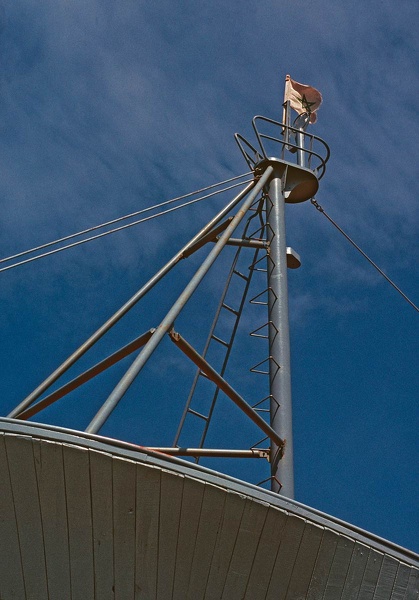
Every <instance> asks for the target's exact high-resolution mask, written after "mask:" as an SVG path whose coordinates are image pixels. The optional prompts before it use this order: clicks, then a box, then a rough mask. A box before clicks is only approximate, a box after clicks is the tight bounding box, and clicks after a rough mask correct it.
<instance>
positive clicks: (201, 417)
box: [188, 408, 208, 421]
mask: <svg viewBox="0 0 419 600" xmlns="http://www.w3.org/2000/svg"><path fill="white" fill-rule="evenodd" d="M188 412H190V413H191V414H193V415H195V417H199V418H200V419H203V420H204V421H208V417H206V416H205V415H202V414H201V413H199V412H198V411H196V410H194V409H193V408H188Z"/></svg>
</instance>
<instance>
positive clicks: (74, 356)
mask: <svg viewBox="0 0 419 600" xmlns="http://www.w3.org/2000/svg"><path fill="white" fill-rule="evenodd" d="M255 185H256V181H252V182H251V183H249V184H248V185H247V186H246V187H245V188H244V190H242V191H241V192H240V193H239V194H237V196H235V198H233V200H231V201H230V202H229V203H228V204H227V206H225V207H224V208H223V209H222V210H220V212H219V213H218V214H217V215H216V216H215V217H214V218H213V219H211V221H209V222H208V223H207V225H205V227H203V228H202V229H201V231H199V232H198V233H197V234H196V235H195V236H194V237H193V238H192V239H191V240H190V241H189V242H188V243H187V244H186V245H185V246H184V247H183V248H182V249H181V250H180V251H179V252H177V253H176V254H175V255H174V256H173V258H171V259H170V260H169V261H168V262H167V263H166V264H165V265H164V266H163V267H162V268H161V269H160V270H159V271H158V272H157V273H156V274H155V275H153V277H151V278H150V279H149V280H148V282H147V283H146V284H145V285H143V287H142V288H141V289H140V290H138V292H136V293H135V294H134V295H133V296H132V297H131V298H130V299H129V300H128V301H127V302H126V303H125V304H124V305H123V306H122V307H121V308H120V309H119V310H117V311H116V313H114V314H113V315H112V316H111V317H110V318H109V319H108V320H107V321H106V323H104V324H103V325H102V326H101V327H99V329H97V330H96V331H95V333H93V334H92V335H91V336H90V338H89V339H88V340H86V341H85V342H84V343H83V344H82V345H81V346H80V347H79V348H78V349H77V350H75V351H74V352H73V354H71V356H69V357H68V358H67V359H66V360H65V361H64V362H63V363H62V364H61V365H60V366H59V367H58V368H57V369H56V370H55V371H54V372H53V373H51V375H49V377H47V378H46V379H45V380H44V381H43V382H42V383H41V384H40V385H39V386H38V387H37V388H36V389H35V390H34V391H33V392H32V393H31V394H29V396H27V397H26V398H25V399H24V400H22V402H21V403H20V404H19V405H18V406H17V407H16V408H14V409H13V410H12V411H11V412H10V414H9V415H8V416H9V417H11V418H13V417H16V416H18V415H19V414H20V413H21V412H22V411H23V410H25V409H26V408H28V406H30V405H31V404H32V403H33V402H35V401H36V400H37V399H38V398H39V397H40V396H41V394H43V393H44V392H45V391H46V390H47V389H48V388H49V387H50V386H51V385H52V384H53V383H54V382H55V381H57V379H58V378H59V377H61V375H63V374H64V373H65V372H66V371H67V370H68V369H69V368H70V367H71V366H72V365H73V364H74V363H75V362H76V361H77V360H79V358H81V357H82V356H83V355H84V354H85V353H86V352H87V351H88V350H89V349H90V348H91V347H92V346H93V345H94V344H95V343H96V342H97V341H98V340H100V339H101V338H102V337H103V336H104V335H105V333H106V332H107V331H109V329H111V327H113V326H114V325H115V324H116V323H117V322H118V321H119V320H120V319H122V317H123V316H124V315H125V314H127V312H128V311H129V310H130V309H131V308H132V307H133V306H135V304H137V302H139V300H141V298H142V297H143V296H144V295H145V294H146V293H147V292H149V291H150V290H151V289H152V288H153V287H154V286H155V285H156V284H157V283H158V282H159V281H160V280H161V279H162V277H164V276H165V275H166V274H167V273H169V271H171V269H172V268H173V267H174V266H176V264H177V263H178V262H179V261H180V260H182V259H183V258H185V256H186V255H187V252H188V250H189V249H190V248H192V247H193V246H194V245H195V244H196V243H197V242H198V241H199V240H201V238H202V237H203V236H205V235H206V234H207V233H209V232H210V231H211V230H212V229H213V228H214V227H215V226H216V225H218V224H219V223H220V221H221V220H222V219H224V217H225V216H226V215H227V214H228V213H229V212H230V211H231V210H232V209H233V208H234V207H235V206H236V205H237V204H238V203H239V202H240V201H241V200H242V199H243V198H245V197H246V196H247V194H248V193H249V192H250V191H251V190H252V188H253V187H254V186H255Z"/></svg>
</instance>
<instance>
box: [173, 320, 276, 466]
mask: <svg viewBox="0 0 419 600" xmlns="http://www.w3.org/2000/svg"><path fill="white" fill-rule="evenodd" d="M170 339H171V340H172V342H174V343H175V344H176V346H177V347H178V348H180V349H181V350H182V352H184V354H186V356H188V357H189V358H190V359H191V360H192V361H193V362H194V363H195V364H196V366H197V367H199V368H200V369H201V371H202V372H203V373H205V375H206V376H207V377H208V379H210V380H211V381H213V382H214V383H215V384H216V385H217V386H218V387H219V388H220V390H222V391H223V392H224V393H225V394H226V396H227V397H228V398H230V400H232V401H233V402H234V403H235V404H236V406H238V407H239V408H240V409H241V410H242V411H243V412H244V413H245V415H247V416H248V417H249V419H251V420H252V421H253V423H255V424H256V425H257V426H258V427H259V428H260V429H261V430H262V431H263V433H265V434H266V435H267V436H268V437H269V439H270V440H273V442H274V443H275V444H276V448H277V455H281V453H282V449H283V447H284V441H283V440H282V439H281V438H280V437H279V435H278V433H277V432H276V431H275V430H274V429H273V428H272V427H270V426H269V425H268V423H267V422H266V421H265V420H264V419H262V417H261V416H260V415H259V414H258V413H257V412H256V411H255V409H254V408H252V407H251V406H249V404H247V402H246V401H245V400H244V399H243V398H242V397H241V396H240V394H238V393H237V392H236V390H234V389H233V388H232V387H231V385H230V384H229V383H227V381H226V380H225V379H224V378H223V377H221V375H219V374H218V373H217V371H216V370H215V369H213V368H212V367H211V365H210V364H209V363H208V362H207V361H206V360H205V359H204V358H202V356H201V355H200V354H198V352H197V351H196V350H195V349H194V348H192V346H191V345H190V344H188V342H187V341H186V340H185V339H184V338H183V337H182V336H181V335H180V334H179V333H176V332H175V331H171V332H170Z"/></svg>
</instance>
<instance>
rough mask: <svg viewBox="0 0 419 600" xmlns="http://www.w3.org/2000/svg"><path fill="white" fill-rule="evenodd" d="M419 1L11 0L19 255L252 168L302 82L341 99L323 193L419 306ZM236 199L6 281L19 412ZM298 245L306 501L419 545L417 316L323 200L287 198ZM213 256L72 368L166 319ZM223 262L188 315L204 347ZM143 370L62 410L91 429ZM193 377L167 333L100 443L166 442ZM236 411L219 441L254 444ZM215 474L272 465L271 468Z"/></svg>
mask: <svg viewBox="0 0 419 600" xmlns="http://www.w3.org/2000/svg"><path fill="white" fill-rule="evenodd" d="M418 12H419V9H418V5H417V2H415V1H414V0H401V1H400V2H398V3H397V6H396V5H395V3H394V2H391V1H390V0H383V1H378V0H372V1H371V2H361V1H359V0H355V1H354V2H351V3H332V2H325V1H320V2H318V3H315V4H313V5H308V4H307V2H302V1H300V0H293V1H292V2H288V3H283V2H274V1H271V0H266V1H263V2H250V1H248V2H238V1H236V0H230V2H228V3H225V2H220V1H219V0H212V1H211V2H203V1H200V0H189V1H186V0H179V1H176V2H173V1H169V0H167V1H165V0H158V1H157V2H151V1H138V0H136V1H135V2H134V1H130V0H126V1H124V2H118V3H117V2H113V1H107V0H102V1H101V2H99V1H96V0H91V1H90V2H88V3H86V2H82V1H81V0H74V1H73V2H71V3H68V2H64V0H44V1H43V2H42V3H39V2H33V1H31V0H26V1H22V0H18V1H14V2H11V1H5V2H3V4H2V8H1V9H0V114H1V119H0V123H1V125H0V126H1V135H0V171H1V177H0V197H1V207H2V208H1V219H0V255H1V256H2V257H6V256H9V255H11V254H14V253H15V252H19V251H21V250H25V249H27V248H30V247H33V246H36V245H38V244H41V243H44V242H47V241H49V240H52V239H56V238H57V237H60V236H63V235H66V234H69V233H72V232H75V231H78V230H80V229H84V228H86V227H90V226H93V225H96V224H98V223H101V222H103V221H106V220H108V219H112V218H116V217H119V216H121V215H124V214H127V213H130V212H132V211H135V210H139V209H141V208H144V207H146V206H149V205H152V204H155V203H157V202H160V201H163V200H167V199H169V198H172V197H175V196H178V195H180V194H184V193H187V192H190V191H193V190H195V189H198V188H200V187H203V186H205V185H210V184H212V183H216V182H218V181H221V180H224V179H227V178H229V177H233V176H235V175H240V174H242V173H244V172H246V171H247V166H246V164H245V162H244V160H243V158H242V156H241V155H240V152H239V151H238V149H237V147H236V145H235V143H234V138H233V134H234V133H235V132H236V131H238V132H240V133H242V134H243V135H245V136H246V137H249V138H251V119H252V117H253V116H254V115H256V114H262V115H265V116H268V117H271V118H274V119H280V117H281V103H282V95H283V86H284V78H285V75H286V74H287V73H290V74H291V76H292V77H293V78H295V79H296V80H298V81H300V82H303V83H309V84H311V85H313V86H315V87H316V88H317V89H319V90H320V91H321V92H322V94H323V105H322V107H321V109H320V111H319V113H318V122H317V123H316V125H315V126H313V127H312V128H311V130H312V132H313V133H315V134H316V135H318V136H320V137H322V138H323V139H324V140H325V141H326V142H327V143H328V144H329V146H330V148H331V153H332V154H331V159H330V161H329V164H328V168H327V172H326V175H325V177H324V178H323V180H322V181H321V186H320V190H319V193H318V195H317V200H318V201H319V203H320V204H321V205H322V206H324V208H325V209H326V211H327V212H328V213H329V214H330V215H331V216H332V217H333V218H334V219H335V220H336V221H337V222H338V223H339V225H340V226H341V227H343V228H344V229H345V230H346V231H347V232H348V233H349V234H350V235H351V236H352V237H353V238H354V239H355V240H356V242H357V243H358V244H359V245H360V246H361V247H362V248H363V250H364V251H365V252H367V253H368V254H369V255H370V256H371V257H372V258H373V260H375V261H376V262H377V263H378V264H379V265H380V267H381V268H382V269H383V270H384V271H385V272H386V273H387V274H388V275H389V276H390V277H391V278H392V279H394V280H395V282H396V283H397V284H398V285H399V286H400V287H401V288H402V289H403V291H404V292H405V293H406V294H407V295H408V296H409V297H411V298H412V300H413V301H414V302H415V303H416V304H417V303H418V300H419V298H418V285H417V257H418V252H417V250H418V247H417V237H416V235H417V226H418V203H417V188H418V185H417V156H418V153H417V144H416V139H415V136H414V131H415V125H416V121H417V99H418V98H419V76H418V75H419V67H418V65H417V53H418V49H419V48H418V45H419V39H418V38H419V36H418V33H417V22H418V16H419V15H418ZM230 198H231V194H230V195H229V194H226V195H225V196H223V197H222V198H218V199H216V200H214V201H213V202H211V201H207V202H206V203H204V204H200V205H197V207H195V208H193V209H191V210H190V211H189V212H182V211H179V212H176V213H174V214H173V215H172V216H170V217H163V218H161V219H160V220H156V221H152V222H151V223H150V224H149V225H147V226H145V225H141V226H139V227H137V228H133V229H130V230H128V231H126V232H123V233H118V234H115V235H113V236H109V237H107V238H105V239H103V240H101V241H97V242H93V243H92V244H86V245H84V246H81V247H79V248H77V249H73V250H70V251H68V252H65V253H61V254H57V255H55V256H53V257H50V258H46V259H44V260H42V261H38V262H35V263H32V264H29V265H26V266H22V267H19V268H16V269H13V270H10V271H6V272H4V273H0V277H1V285H0V301H1V304H2V309H1V312H0V327H1V334H2V345H1V346H2V347H1V352H2V358H1V364H2V366H3V369H2V371H3V372H2V377H1V378H0V386H1V389H0V413H1V414H3V415H5V414H7V413H8V412H9V411H10V410H11V409H12V408H13V407H14V406H15V405H17V404H18V403H19V402H20V401H21V399H22V398H23V397H25V396H26V394H28V393H29V392H30V391H31V390H32V389H34V388H35V387H36V386H37V385H38V384H39V383H40V381H42V380H43V379H44V377H46V376H47V375H48V374H49V373H50V372H51V371H53V370H54V369H55V367H56V366H58V364H60V362H61V361H62V360H64V359H65V358H66V357H67V356H68V355H69V354H70V353H71V352H72V351H73V350H74V349H75V348H76V347H77V346H78V345H79V344H80V343H82V342H83V341H84V339H86V338H87V337H88V336H89V335H90V334H91V333H92V332H93V331H94V330H95V329H96V328H97V327H98V326H99V325H100V324H101V323H102V322H103V321H105V320H106V319H107V318H108V317H109V316H110V315H111V314H112V313H113V312H114V311H115V310H116V309H117V308H118V307H119V306H120V305H121V304H122V303H124V302H125V301H126V300H127V299H128V298H129V297H130V296H131V295H132V294H133V293H134V292H135V291H136V289H138V288H139V287H140V286H141V285H142V283H143V282H144V281H146V279H147V277H148V276H149V275H151V273H152V272H153V270H156V269H157V268H159V267H160V266H161V265H162V264H163V263H164V262H165V260H167V259H168V258H169V257H170V256H171V255H172V254H173V253H174V252H175V251H176V250H177V249H178V248H179V247H180V245H181V244H183V243H184V242H185V241H186V240H188V239H189V238H190V237H191V236H192V235H193V234H194V233H195V232H196V231H197V229H198V228H199V227H200V226H201V225H203V224H204V223H205V221H206V220H207V219H208V218H210V217H211V216H212V215H213V214H214V213H215V211H216V210H217V209H218V208H219V207H221V206H222V205H223V203H224V202H227V200H228V199H230ZM287 236H288V243H289V244H290V245H291V246H292V247H293V248H294V249H295V250H296V251H297V252H298V253H299V254H300V256H301V258H302V265H303V266H302V268H301V269H299V270H297V271H293V272H290V274H289V288H290V312H291V342H292V367H293V406H294V443H295V463H296V464H295V469H296V473H295V477H296V498H297V499H298V500H300V501H301V502H303V503H305V504H308V505H310V506H314V507H316V508H318V509H321V510H324V511H325V512H328V513H330V514H333V515H334V516H337V517H340V518H342V519H344V520H347V521H349V522H351V523H354V524H356V525H358V526H360V527H363V528H365V529H368V530H370V531H372V532H374V533H376V534H378V535H381V536H383V537H386V538H388V539H391V540H392V541H394V542H396V543H399V544H401V545H405V546H407V547H409V548H412V549H416V550H418V549H419V546H418V539H419V523H418V511H417V497H418V495H419V494H418V491H419V490H418V478H417V471H418V469H417V465H418V463H419V453H418V443H417V431H418V429H419V427H418V425H419V423H418V416H419V415H418V405H417V390H418V374H417V356H418V352H417V350H418V348H417V340H418V329H417V323H418V318H417V316H418V315H417V312H415V310H414V309H413V308H412V307H410V306H409V305H408V304H407V303H406V302H405V301H404V300H403V299H402V298H401V297H400V296H399V295H398V294H397V293H396V292H395V291H394V290H393V289H392V288H391V287H390V286H389V285H388V284H387V283H386V282H385V281H384V280H383V278H382V277H380V276H379V275H378V274H377V273H376V272H375V271H374V270H373V269H372V268H371V267H370V266H369V265H368V264H367V263H366V261H365V260H364V259H363V258H362V257H361V256H360V255H359V254H358V253H357V252H356V251H355V250H354V249H353V248H352V247H351V246H349V244H348V243H347V242H346V241H345V240H344V239H343V237H342V236H341V235H340V234H339V233H338V232H337V231H336V230H335V229H334V228H333V227H332V226H331V225H330V224H329V223H328V222H327V221H326V219H325V218H324V217H323V216H322V215H320V214H319V213H318V212H316V211H315V209H314V208H313V207H312V206H311V205H310V203H305V204H300V205H295V206H289V207H288V210H287ZM200 259H202V254H197V255H196V256H194V257H193V258H192V259H191V260H190V261H189V262H188V263H187V264H185V265H182V266H181V268H180V269H179V273H176V274H174V275H172V276H171V277H169V279H168V281H167V283H164V284H163V285H161V286H159V287H158V288H156V295H155V296H154V297H153V298H151V299H150V300H149V301H147V302H145V303H144V306H141V307H140V306H139V307H137V308H136V309H135V310H134V311H133V314H132V315H129V316H128V317H127V319H126V320H124V321H123V322H121V323H120V324H119V325H118V326H117V328H116V330H115V331H114V332H112V333H111V334H110V335H109V336H108V337H106V338H105V339H103V340H102V341H101V343H100V344H99V345H98V347H97V348H95V350H93V351H92V352H91V354H89V355H87V356H86V357H84V358H83V360H82V363H81V365H80V366H79V367H77V368H75V369H74V370H73V371H71V373H70V374H69V375H68V377H70V376H73V375H74V374H76V373H77V372H79V370H81V369H83V368H87V366H89V365H91V364H93V362H95V361H96V360H99V359H101V358H103V357H104V356H106V355H107V354H108V353H110V352H112V351H114V350H116V349H117V348H118V347H119V346H120V345H123V344H125V343H127V342H128V341H130V340H131V339H132V338H133V337H135V336H136V335H139V334H140V333H142V332H143V331H145V330H146V329H148V328H149V327H152V326H155V325H157V324H158V323H159V322H160V320H161V318H162V317H163V316H164V314H165V311H166V310H167V308H168V307H169V306H170V304H171V302H172V301H173V300H174V299H175V298H176V297H177V294H178V293H179V292H180V291H181V289H182V287H183V285H184V283H185V282H186V280H187V277H188V276H190V274H191V273H193V272H194V269H196V267H197V264H198V262H199V260H200ZM227 259H228V257H227V258H226V259H222V260H221V264H220V268H219V270H216V271H212V272H211V273H210V275H209V278H208V280H206V281H204V282H203V284H202V287H201V288H200V290H199V292H198V294H197V296H196V298H194V300H193V301H191V303H190V305H189V306H188V311H187V312H185V314H184V315H182V316H181V318H180V319H179V321H178V322H177V329H178V330H179V331H181V333H183V334H184V335H185V337H186V338H188V339H190V340H192V341H193V342H194V343H195V344H196V346H197V348H202V343H203V342H202V339H203V338H202V335H201V333H202V332H203V331H204V329H205V326H206V325H207V322H208V319H209V315H210V312H211V310H210V309H211V307H212V306H213V305H214V302H215V301H216V295H215V291H217V290H219V289H220V286H221V283H220V281H221V275H220V274H221V272H222V271H223V268H224V267H225V265H226V264H227ZM183 278H185V279H183ZM255 285H258V286H259V289H260V290H261V289H263V286H262V284H261V283H260V282H259V283H257V284H255ZM255 310H256V308H255V307H253V308H252V307H247V308H246V311H245V314H244V317H243V334H241V336H239V347H238V350H237V352H236V354H235V355H233V357H232V367H231V371H230V374H229V377H230V380H231V381H232V382H234V384H235V385H236V387H237V389H238V390H239V391H240V392H241V393H242V395H243V396H245V397H246V398H247V399H248V400H249V401H253V400H256V399H257V397H258V396H257V394H258V393H260V386H261V384H260V382H259V380H256V381H255V379H254V378H255V377H257V376H255V375H252V374H249V373H248V369H249V367H251V366H252V359H253V358H257V357H260V358H263V356H264V354H263V352H264V350H263V348H261V346H259V347H258V346H257V345H255V344H256V342H251V346H250V349H246V346H245V344H248V336H247V332H248V331H249V330H251V329H252V327H253V326H254V325H255V326H257V324H259V323H262V322H263V317H262V316H261V314H258V313H257V311H256V312H255ZM253 328H254V327H253ZM254 362H257V360H255V361H254ZM128 364H129V362H128ZM128 364H127V363H124V364H122V365H119V366H118V367H115V368H114V369H113V370H112V371H110V372H109V373H107V374H106V375H104V376H103V377H102V378H101V379H100V380H99V381H98V384H96V385H94V384H89V385H88V386H86V389H83V390H82V391H81V392H79V393H78V394H76V395H75V396H74V397H70V398H68V399H66V400H64V401H62V402H61V403H59V404H57V406H56V407H54V408H53V409H50V410H49V411H46V412H45V415H44V416H43V418H44V419H45V421H46V422H51V423H56V424H59V425H66V426H68V427H72V428H81V429H83V428H85V427H86V426H87V424H88V423H89V421H90V419H91V418H92V416H93V415H94V414H95V412H96V411H97V409H98V407H99V406H100V402H101V400H102V401H103V400H104V399H105V398H106V397H107V395H108V394H109V392H110V391H111V390H112V388H113V386H114V385H115V384H116V382H117V381H118V379H119V377H121V376H122V373H123V372H124V368H127V366H128ZM191 373H192V371H191V370H190V368H189V364H188V363H187V361H184V360H183V358H182V357H181V355H180V354H179V353H178V352H177V351H176V349H174V348H172V345H171V344H170V342H167V343H166V342H165V343H163V345H162V347H161V348H159V350H158V351H157V352H156V355H155V359H154V360H153V361H152V363H150V365H149V366H147V368H146V369H145V370H144V372H143V373H142V375H141V377H140V378H139V381H138V382H136V384H135V385H134V386H133V389H132V390H130V392H129V393H128V394H127V397H126V398H124V399H123V400H122V401H121V403H120V405H119V406H118V409H117V411H116V412H115V415H114V416H113V417H112V418H111V419H110V420H109V422H108V423H106V425H105V426H104V428H103V430H102V432H103V433H104V434H106V435H110V436H116V437H122V438H124V439H128V440H130V441H133V442H137V443H139V444H154V445H157V444H163V445H167V444H171V442H172V438H173V435H174V431H175V429H176V420H177V419H178V417H179V412H181V410H182V408H183V404H184V399H185V397H186V394H187V384H188V383H190V377H191ZM217 419H218V420H217V421H216V423H215V424H214V430H213V432H212V433H211V436H210V441H211V443H212V444H213V445H214V446H227V445H228V444H229V443H231V445H233V446H235V447H240V446H241V445H242V444H246V443H247V444H248V445H250V444H251V443H253V442H254V441H255V440H256V439H257V433H255V431H254V430H253V429H252V428H249V429H247V428H246V425H245V424H242V422H241V416H240V414H239V413H238V411H237V410H236V409H235V408H234V407H230V405H229V403H228V402H227V401H226V400H225V399H224V400H222V401H221V402H220V408H219V416H218V417H217ZM239 432H240V433H239ZM255 436H256V437H255ZM242 438H243V439H242ZM213 466H214V468H217V469H220V470H223V469H225V470H227V471H228V472H229V473H232V474H236V475H237V476H239V477H242V478H244V479H248V480H249V481H252V482H253V483H255V482H257V480H258V479H263V478H264V476H266V465H262V464H261V462H259V461H253V462H249V461H245V462H243V463H240V464H236V463H234V464H231V463H230V462H227V463H226V464H224V463H222V462H217V463H213Z"/></svg>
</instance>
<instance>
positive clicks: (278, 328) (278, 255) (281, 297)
mask: <svg viewBox="0 0 419 600" xmlns="http://www.w3.org/2000/svg"><path fill="white" fill-rule="evenodd" d="M282 190H283V185H282V179H281V175H280V173H279V171H278V170H277V169H275V170H274V174H273V177H272V179H271V181H270V183H269V188H268V197H267V200H266V202H267V206H266V212H267V223H268V226H267V235H268V240H269V243H270V247H269V254H268V310H269V357H270V360H269V380H270V394H271V400H270V422H271V427H272V428H273V429H274V430H275V431H276V432H277V434H278V435H279V436H280V438H281V439H283V440H284V441H285V443H286V446H285V451H284V453H283V457H282V458H281V456H280V452H278V447H277V446H276V445H275V444H274V443H272V444H271V476H272V479H271V482H272V484H271V489H272V490H273V491H276V492H279V491H280V492H281V494H283V495H284V496H287V497H288V498H294V466H293V444H292V406H291V368H290V337H289V321H288V284H287V247H286V240H285V200H284V194H283V191H282ZM279 459H280V460H279Z"/></svg>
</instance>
